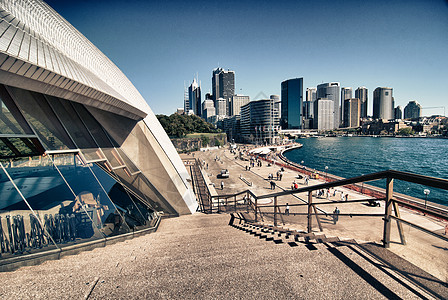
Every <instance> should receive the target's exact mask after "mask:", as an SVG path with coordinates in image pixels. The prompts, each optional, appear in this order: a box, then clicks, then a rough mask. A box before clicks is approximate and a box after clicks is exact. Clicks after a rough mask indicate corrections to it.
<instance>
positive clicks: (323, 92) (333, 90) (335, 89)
mask: <svg viewBox="0 0 448 300" xmlns="http://www.w3.org/2000/svg"><path fill="white" fill-rule="evenodd" d="M339 96H340V84H339V82H329V83H322V84H319V85H318V86H317V99H319V98H324V99H327V100H331V101H333V102H334V105H333V118H334V121H333V122H332V124H333V126H334V128H338V127H339V120H340V117H339V114H340V111H339ZM314 111H316V110H315V109H314ZM334 128H333V129H334Z"/></svg>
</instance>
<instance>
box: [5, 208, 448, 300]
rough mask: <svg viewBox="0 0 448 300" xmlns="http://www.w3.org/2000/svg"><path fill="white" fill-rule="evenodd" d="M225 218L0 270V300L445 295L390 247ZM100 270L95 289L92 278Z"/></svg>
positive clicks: (206, 217)
mask: <svg viewBox="0 0 448 300" xmlns="http://www.w3.org/2000/svg"><path fill="white" fill-rule="evenodd" d="M229 219H231V217H230V216H229V215H228V214H202V213H196V214H194V215H188V216H181V217H178V218H168V219H163V220H162V222H161V223H160V225H159V229H158V231H157V232H155V233H152V234H148V235H145V236H140V237H138V238H134V239H132V240H127V241H125V242H121V243H117V244H114V245H110V246H107V247H104V248H97V249H95V250H93V251H90V252H83V253H80V254H78V255H74V256H68V257H65V258H64V259H62V260H58V261H48V262H46V263H45V264H43V265H39V266H34V267H29V268H22V269H19V270H17V271H14V272H11V273H8V274H0V280H1V281H2V285H1V286H0V295H1V296H2V298H3V299H15V298H42V299H48V298H57V299H73V298H77V299H79V298H81V297H83V296H84V295H86V293H90V294H89V295H90V296H89V297H90V298H91V299H121V298H126V299H147V298H156V299H272V298H278V299H297V298H300V299H302V298H313V299H326V298H331V299H357V298H362V299H366V298H368V299H378V298H405V299H417V298H442V299H443V298H447V297H448V288H447V287H446V285H443V283H440V282H438V281H437V279H435V278H434V277H432V276H431V275H429V274H427V273H424V272H423V271H421V270H420V271H419V269H417V268H412V266H409V265H404V267H405V268H403V266H400V264H403V263H404V262H403V261H402V260H397V258H396V257H395V256H394V255H393V253H390V252H387V251H386V252H384V253H383V254H381V253H379V252H378V251H380V250H381V251H383V250H385V249H384V248H379V247H378V248H377V250H375V249H376V246H374V245H360V244H357V243H356V242H354V241H350V240H349V241H340V240H338V239H337V238H329V237H325V236H323V235H308V234H306V233H303V232H298V231H292V230H288V229H287V228H280V227H278V228H274V227H272V226H269V225H265V224H262V223H258V224H248V223H247V224H245V223H243V222H241V224H239V222H238V221H236V222H232V223H231V224H230V226H229ZM254 236H256V237H257V238H254ZM369 249H370V250H369ZM389 256H392V257H393V258H394V259H395V261H394V265H393V266H391V265H388V263H387V258H388V257H389ZM413 276H414V277H413ZM95 277H96V278H97V279H96V281H95V286H93V287H92V286H90V284H89V282H93V281H94V278H95ZM416 278H420V279H421V278H424V279H425V280H427V282H428V284H427V285H424V284H422V283H421V282H419V281H417V280H416ZM86 283H87V284H86ZM430 283H432V284H433V286H431V285H430ZM49 286H51V288H49ZM17 287H19V288H17Z"/></svg>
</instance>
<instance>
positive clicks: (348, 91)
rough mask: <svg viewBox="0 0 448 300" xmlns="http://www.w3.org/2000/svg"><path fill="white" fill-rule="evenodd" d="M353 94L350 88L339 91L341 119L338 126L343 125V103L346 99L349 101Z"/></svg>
mask: <svg viewBox="0 0 448 300" xmlns="http://www.w3.org/2000/svg"><path fill="white" fill-rule="evenodd" d="M352 94H353V90H352V88H351V87H343V88H342V89H341V119H340V124H341V125H343V124H345V123H344V111H345V110H344V103H345V102H344V101H345V100H347V99H351V98H352Z"/></svg>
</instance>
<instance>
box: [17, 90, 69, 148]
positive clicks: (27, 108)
mask: <svg viewBox="0 0 448 300" xmlns="http://www.w3.org/2000/svg"><path fill="white" fill-rule="evenodd" d="M8 91H10V93H11V94H12V95H13V98H14V100H15V102H16V103H17V105H18V106H19V108H20V109H21V110H22V112H23V114H24V116H25V119H26V120H27V121H28V122H29V123H30V124H31V126H32V127H33V128H34V130H35V131H36V132H37V134H38V135H39V138H40V140H41V141H42V143H43V144H44V146H45V148H46V149H48V150H64V149H75V148H76V147H75V145H74V144H73V142H72V141H71V139H70V138H69V136H68V135H67V133H66V132H65V130H64V128H63V127H62V125H61V123H59V121H58V119H57V118H56V115H55V114H54V113H53V110H52V109H51V107H50V106H49V105H48V102H47V101H46V100H45V98H44V96H43V95H42V94H38V93H34V92H30V91H26V90H22V89H19V88H14V87H8Z"/></svg>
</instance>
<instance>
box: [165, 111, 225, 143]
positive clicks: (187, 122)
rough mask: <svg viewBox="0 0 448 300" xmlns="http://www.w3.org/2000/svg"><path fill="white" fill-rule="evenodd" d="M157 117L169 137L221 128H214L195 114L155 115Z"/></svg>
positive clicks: (209, 131) (210, 131) (214, 131)
mask: <svg viewBox="0 0 448 300" xmlns="http://www.w3.org/2000/svg"><path fill="white" fill-rule="evenodd" d="M157 119H158V120H159V122H160V124H162V127H163V129H165V131H166V133H167V134H168V136H169V137H178V138H180V137H184V136H186V135H187V134H190V133H218V132H221V130H219V129H216V128H215V126H214V125H213V124H211V123H207V122H206V121H205V120H204V119H202V118H200V117H198V116H196V115H179V114H172V115H171V116H166V115H157Z"/></svg>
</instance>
